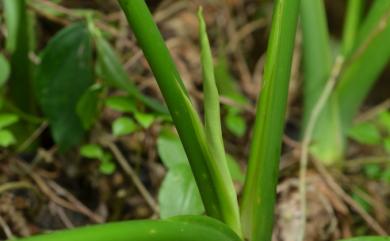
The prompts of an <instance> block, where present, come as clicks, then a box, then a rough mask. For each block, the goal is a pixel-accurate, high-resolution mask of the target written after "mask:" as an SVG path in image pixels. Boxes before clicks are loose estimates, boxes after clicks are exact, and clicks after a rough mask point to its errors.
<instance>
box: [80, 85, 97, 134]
mask: <svg viewBox="0 0 390 241" xmlns="http://www.w3.org/2000/svg"><path fill="white" fill-rule="evenodd" d="M102 90H103V89H102V86H101V85H100V84H94V85H92V86H91V87H89V88H88V89H87V91H85V93H84V94H83V95H82V96H81V98H80V100H79V102H78V103H77V107H76V111H77V114H78V116H79V118H80V120H81V123H82V124H83V127H84V129H85V130H88V129H90V128H91V127H92V126H93V125H94V123H95V122H96V120H97V118H98V117H99V110H100V109H99V106H100V99H99V95H100V93H101V92H102Z"/></svg>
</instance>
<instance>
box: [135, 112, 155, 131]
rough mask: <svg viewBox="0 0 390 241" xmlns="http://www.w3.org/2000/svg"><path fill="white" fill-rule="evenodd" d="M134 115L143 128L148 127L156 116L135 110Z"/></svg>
mask: <svg viewBox="0 0 390 241" xmlns="http://www.w3.org/2000/svg"><path fill="white" fill-rule="evenodd" d="M134 117H135V119H136V120H137V121H138V123H140V124H141V126H142V127H143V128H145V129H147V128H149V127H150V126H151V125H152V124H153V122H154V121H155V119H156V117H155V116H154V115H152V114H146V113H141V112H136V113H135V115H134Z"/></svg>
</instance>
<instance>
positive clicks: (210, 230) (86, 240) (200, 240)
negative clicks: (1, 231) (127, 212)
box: [18, 216, 241, 241]
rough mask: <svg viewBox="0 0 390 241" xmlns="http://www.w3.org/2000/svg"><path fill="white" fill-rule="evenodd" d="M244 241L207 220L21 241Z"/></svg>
mask: <svg viewBox="0 0 390 241" xmlns="http://www.w3.org/2000/svg"><path fill="white" fill-rule="evenodd" d="M129 237H131V240H135V241H176V240H177V241H179V240H180V241H207V240H210V241H211V240H212V241H241V239H240V238H239V237H238V236H237V235H236V234H235V233H234V232H233V231H232V230H231V229H229V227H228V226H226V225H225V224H223V223H222V222H219V221H217V220H215V219H213V218H209V217H205V216H179V217H174V218H170V219H166V220H140V221H123V222H113V223H106V224H102V225H92V226H88V227H82V228H75V229H70V230H64V231H57V232H53V233H49V234H44V235H38V236H33V237H29V238H23V239H18V241H69V240H72V241H107V240H116V241H125V240H129Z"/></svg>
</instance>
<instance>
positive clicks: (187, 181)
mask: <svg viewBox="0 0 390 241" xmlns="http://www.w3.org/2000/svg"><path fill="white" fill-rule="evenodd" d="M157 150H158V154H159V156H160V158H161V160H162V162H163V163H164V165H165V166H166V167H167V168H168V173H167V175H166V177H165V179H164V181H163V183H162V186H161V188H160V191H159V204H160V212H161V217H162V218H166V217H171V216H175V215H180V214H201V213H202V212H203V211H204V207H203V204H202V200H201V198H200V194H199V190H198V188H197V186H196V183H195V179H194V176H193V174H192V172H191V167H190V165H189V162H188V159H187V156H186V154H185V151H184V148H183V145H182V144H181V142H180V139H179V137H178V136H177V135H175V134H174V133H172V132H170V131H168V130H166V131H162V132H161V133H160V135H159V137H158V139H157ZM172 194H174V195H172Z"/></svg>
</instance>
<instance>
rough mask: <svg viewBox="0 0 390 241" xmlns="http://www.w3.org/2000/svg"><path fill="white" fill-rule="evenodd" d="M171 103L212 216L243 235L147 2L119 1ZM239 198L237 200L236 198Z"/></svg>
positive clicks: (225, 185) (226, 187)
mask: <svg viewBox="0 0 390 241" xmlns="http://www.w3.org/2000/svg"><path fill="white" fill-rule="evenodd" d="M119 3H120V5H121V7H122V9H123V10H124V12H125V14H126V16H127V20H128V22H129V24H130V26H131V27H132V30H133V32H134V34H135V36H136V38H137V40H138V43H139V45H140V47H141V49H142V50H143V52H144V54H145V57H146V59H147V60H148V62H149V65H150V67H151V69H152V71H153V73H154V75H155V77H156V80H157V83H158V85H159V87H160V90H161V92H162V94H163V96H164V99H165V101H166V103H167V106H168V108H169V111H170V113H171V115H172V119H173V121H174V123H175V126H176V128H177V131H178V133H179V136H180V139H181V141H182V143H183V146H184V149H185V151H186V154H187V156H188V159H189V161H190V165H191V169H192V171H193V173H194V177H195V180H196V182H197V185H198V187H199V191H200V194H201V197H202V201H203V203H204V206H205V209H206V212H207V214H208V215H209V216H211V217H214V218H217V219H220V220H222V221H223V222H225V223H227V224H228V225H229V226H230V227H231V228H232V229H233V230H235V231H236V232H239V226H237V223H238V224H239V222H238V221H236V220H235V216H236V214H235V208H234V202H236V201H235V200H232V197H231V193H230V192H229V188H230V186H229V185H230V182H231V179H230V180H229V179H228V178H227V177H228V175H226V173H224V171H225V170H223V169H220V164H219V163H218V160H216V158H214V155H213V154H212V153H211V151H210V146H209V145H208V141H207V138H206V134H205V131H204V128H203V125H202V123H201V121H200V118H199V116H198V114H197V113H196V111H195V109H194V108H193V106H192V104H191V101H190V98H189V95H188V93H187V91H186V89H185V87H184V84H183V82H182V80H181V78H180V76H179V73H178V71H177V69H176V66H175V64H174V62H173V60H172V57H171V56H170V54H169V51H168V49H167V47H166V46H165V43H164V40H163V38H162V36H161V34H160V32H159V31H158V29H157V26H156V24H155V23H154V21H153V18H152V15H151V13H150V11H149V9H148V7H147V5H146V3H145V1H144V0H119ZM234 198H235V197H234Z"/></svg>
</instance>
